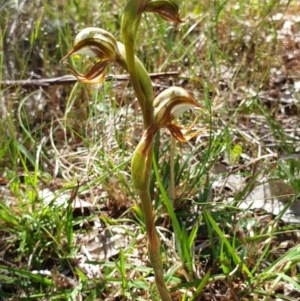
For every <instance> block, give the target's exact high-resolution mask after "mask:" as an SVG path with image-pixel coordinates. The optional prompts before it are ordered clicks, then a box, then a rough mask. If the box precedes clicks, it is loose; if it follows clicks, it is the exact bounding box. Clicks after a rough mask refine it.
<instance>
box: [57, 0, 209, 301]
mask: <svg viewBox="0 0 300 301" xmlns="http://www.w3.org/2000/svg"><path fill="white" fill-rule="evenodd" d="M145 12H155V13H158V14H159V15H160V16H161V17H162V18H163V19H165V20H167V21H171V22H177V23H180V22H182V20H181V19H180V18H179V3H178V1H176V0H163V1H158V0H131V1H129V2H128V3H127V5H126V7H125V9H124V12H123V17H122V24H121V34H122V40H123V43H121V42H119V41H117V40H116V39H115V37H114V36H113V35H112V34H110V33H109V32H107V31H105V30H103V29H100V28H94V27H93V28H85V29H83V30H82V31H81V32H80V33H79V34H78V35H77V36H76V38H75V42H74V47H73V49H72V50H71V51H70V52H69V53H68V54H67V55H66V56H65V57H64V58H63V59H62V60H65V59H66V58H68V57H69V56H70V55H72V54H85V55H88V56H94V57H96V58H97V59H98V61H97V63H96V64H94V65H93V66H92V67H91V68H90V70H89V71H88V72H87V73H86V74H82V73H80V72H78V71H76V70H75V69H74V68H72V66H70V68H71V70H72V72H73V74H74V75H75V76H76V77H77V79H78V80H79V81H81V82H83V83H88V84H98V83H101V82H102V81H103V80H104V79H105V75H106V69H107V66H108V65H109V64H110V63H113V62H114V63H117V64H119V65H120V66H121V67H122V68H124V69H125V70H126V71H127V72H128V73H129V75H130V79H131V83H132V86H133V89H134V91H135V94H136V97H137V99H138V102H139V105H140V108H141V111H142V115H143V127H144V132H143V135H142V137H141V140H140V142H139V144H138V146H137V147H136V149H135V151H134V154H133V157H132V161H131V174H132V180H133V183H134V186H135V190H136V193H137V194H138V196H139V198H140V200H141V204H142V210H143V217H144V222H145V226H146V232H147V239H148V246H147V247H148V254H149V259H150V262H151V264H152V267H153V270H154V274H155V281H156V285H157V288H158V291H159V294H160V296H161V299H162V300H164V301H168V300H172V299H171V297H170V294H169V292H168V290H167V287H166V285H165V282H164V277H163V267H162V261H161V254H160V241H159V238H158V236H157V233H156V229H155V214H154V210H153V208H152V201H151V196H150V192H149V183H150V175H151V170H152V157H153V143H154V139H155V136H156V134H157V132H158V131H159V129H161V128H167V129H168V130H169V131H170V133H171V134H172V136H173V137H174V138H175V139H177V140H178V141H180V142H186V141H188V140H189V139H191V138H192V137H194V136H196V135H197V134H198V132H197V131H196V132H195V131H192V126H191V127H188V128H183V127H181V126H179V125H178V124H176V123H174V122H173V121H174V118H176V117H178V116H179V115H181V114H182V113H183V112H184V111H186V110H189V109H193V108H197V109H204V108H203V107H202V106H201V105H200V104H199V103H197V102H196V101H195V100H194V99H193V98H192V97H191V95H190V94H189V93H188V92H187V91H186V90H184V89H183V88H180V87H170V88H168V89H166V90H165V91H163V92H162V93H160V94H159V95H158V96H157V97H156V98H154V95H153V88H152V84H151V80H150V77H149V75H148V73H147V71H146V69H145V67H144V66H143V64H142V63H141V61H140V60H139V59H138V58H137V57H136V56H135V40H136V36H137V34H138V28H139V24H140V20H141V17H142V14H143V13H145Z"/></svg>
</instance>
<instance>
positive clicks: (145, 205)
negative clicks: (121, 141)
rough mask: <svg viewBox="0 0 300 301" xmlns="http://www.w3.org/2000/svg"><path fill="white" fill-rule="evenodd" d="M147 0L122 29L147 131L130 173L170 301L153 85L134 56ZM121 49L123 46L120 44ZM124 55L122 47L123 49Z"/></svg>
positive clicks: (133, 8)
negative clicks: (156, 199)
mask: <svg viewBox="0 0 300 301" xmlns="http://www.w3.org/2000/svg"><path fill="white" fill-rule="evenodd" d="M146 2H147V0H130V1H129V2H128V4H127V5H126V7H125V10H124V13H123V17H122V25H121V32H122V37H123V43H124V47H125V59H126V65H127V70H128V73H129V75H130V79H131V83H132V86H133V89H134V91H135V94H136V97H137V99H138V101H139V104H140V106H141V110H142V114H143V122H144V134H143V137H142V139H141V141H140V143H139V144H138V146H137V148H136V150H135V151H134V154H133V157H132V161H131V174H132V179H133V182H134V186H135V189H136V192H137V194H138V195H139V197H140V200H141V203H142V210H143V215H144V221H145V225H146V232H147V238H148V244H147V246H148V253H149V259H150V262H151V265H152V267H153V270H154V275H155V282H156V285H157V289H158V291H159V294H160V297H161V299H162V300H163V301H171V300H172V299H171V297H170V294H169V292H168V289H167V287H166V285H165V282H164V278H163V266H162V262H161V257H160V256H161V255H160V241H159V238H158V236H157V233H156V228H155V212H154V211H153V209H152V202H151V196H150V192H149V183H150V177H151V169H152V157H153V141H154V137H155V134H156V131H157V128H156V127H155V126H154V125H153V121H154V117H153V115H154V108H153V100H154V96H153V88H152V83H151V80H150V77H149V75H148V73H147V71H146V69H145V68H144V66H143V64H142V63H141V62H140V61H139V60H138V59H137V58H136V56H135V55H134V48H135V38H136V34H137V31H138V28H139V24H140V20H141V14H142V12H143V8H144V7H145V4H146ZM119 48H122V47H120V46H119ZM120 52H121V54H122V52H123V49H121V51H120Z"/></svg>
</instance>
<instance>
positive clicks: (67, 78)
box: [0, 71, 179, 88]
mask: <svg viewBox="0 0 300 301" xmlns="http://www.w3.org/2000/svg"><path fill="white" fill-rule="evenodd" d="M149 75H150V78H151V79H156V78H160V77H165V76H177V75H179V73H178V72H176V71H171V72H160V73H150V74H149ZM127 80H129V76H128V75H107V76H106V78H105V81H127ZM75 82H77V79H76V77H75V76H73V75H64V76H59V77H52V78H42V79H25V80H3V81H0V87H6V88H14V87H23V88H29V87H48V86H54V85H70V84H74V83H75Z"/></svg>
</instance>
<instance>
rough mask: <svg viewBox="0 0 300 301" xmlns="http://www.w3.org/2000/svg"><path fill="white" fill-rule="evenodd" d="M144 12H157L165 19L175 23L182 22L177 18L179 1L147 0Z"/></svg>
mask: <svg viewBox="0 0 300 301" xmlns="http://www.w3.org/2000/svg"><path fill="white" fill-rule="evenodd" d="M145 12H153V13H158V14H159V15H160V16H161V17H162V18H163V19H165V20H167V21H171V22H175V23H181V22H183V21H182V20H181V19H180V18H179V3H178V1H176V0H148V1H147V4H146V6H145Z"/></svg>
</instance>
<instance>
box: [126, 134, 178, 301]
mask: <svg viewBox="0 0 300 301" xmlns="http://www.w3.org/2000/svg"><path fill="white" fill-rule="evenodd" d="M155 134H156V129H154V131H153V132H152V131H151V130H150V131H145V134H144V135H143V137H142V139H141V141H140V143H139V144H138V146H137V148H136V150H135V152H134V154H133V158H132V161H131V173H132V178H133V181H134V184H135V189H136V192H137V194H138V195H139V197H140V199H141V203H142V210H143V215H144V222H145V226H146V233H147V240H148V244H147V247H148V254H149V259H150V262H151V265H152V268H153V271H154V275H155V282H156V286H157V289H158V291H159V294H160V297H161V299H162V300H163V301H171V300H172V299H171V297H170V294H169V292H168V289H167V287H166V285H165V281H164V277H163V276H164V271H163V265H162V261H161V255H160V241H159V238H158V236H157V233H156V228H155V213H154V211H153V209H152V202H151V196H150V193H149V183H150V174H151V167H152V157H153V156H152V154H153V141H154V139H153V138H154V136H155ZM148 140H149V141H150V144H149V142H148Z"/></svg>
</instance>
